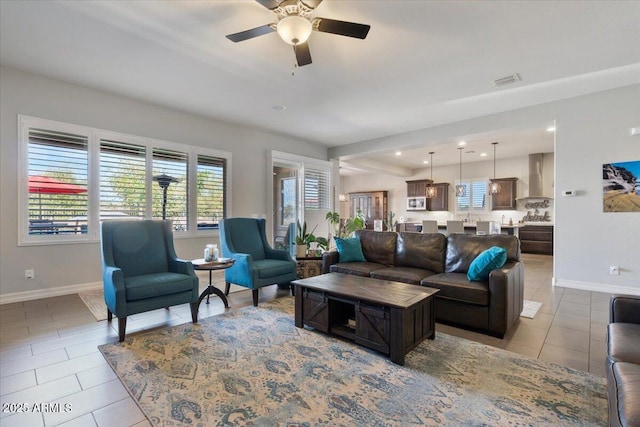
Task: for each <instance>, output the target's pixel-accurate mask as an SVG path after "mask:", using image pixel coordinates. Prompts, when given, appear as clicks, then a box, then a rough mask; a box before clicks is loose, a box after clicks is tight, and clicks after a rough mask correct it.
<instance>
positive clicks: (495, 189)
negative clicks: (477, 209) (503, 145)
mask: <svg viewBox="0 0 640 427" xmlns="http://www.w3.org/2000/svg"><path fill="white" fill-rule="evenodd" d="M491 145H493V179H492V180H491V184H490V185H489V194H498V193H500V183H499V182H496V145H498V143H497V142H492V143H491Z"/></svg>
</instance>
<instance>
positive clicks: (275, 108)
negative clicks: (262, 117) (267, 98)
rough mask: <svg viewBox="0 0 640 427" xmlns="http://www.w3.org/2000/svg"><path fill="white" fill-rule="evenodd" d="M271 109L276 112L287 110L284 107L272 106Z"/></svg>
mask: <svg viewBox="0 0 640 427" xmlns="http://www.w3.org/2000/svg"><path fill="white" fill-rule="evenodd" d="M272 108H273V109H274V110H276V111H284V110H286V109H287V107H286V106H284V105H274V106H273V107H272Z"/></svg>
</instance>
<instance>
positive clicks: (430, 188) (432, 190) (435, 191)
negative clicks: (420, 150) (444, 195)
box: [426, 151, 438, 199]
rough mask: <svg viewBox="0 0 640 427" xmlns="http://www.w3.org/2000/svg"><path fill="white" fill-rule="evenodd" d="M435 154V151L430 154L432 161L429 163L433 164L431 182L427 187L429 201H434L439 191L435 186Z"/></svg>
mask: <svg viewBox="0 0 640 427" xmlns="http://www.w3.org/2000/svg"><path fill="white" fill-rule="evenodd" d="M433 153H434V152H433V151H430V152H429V154H430V155H431V160H429V163H431V182H430V183H429V185H427V194H426V197H427V199H433V198H434V197H437V196H438V189H437V188H436V187H435V186H434V185H433Z"/></svg>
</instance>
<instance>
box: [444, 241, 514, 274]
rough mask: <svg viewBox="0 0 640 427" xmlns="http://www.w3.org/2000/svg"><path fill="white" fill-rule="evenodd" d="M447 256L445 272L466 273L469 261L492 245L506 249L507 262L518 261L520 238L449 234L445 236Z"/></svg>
mask: <svg viewBox="0 0 640 427" xmlns="http://www.w3.org/2000/svg"><path fill="white" fill-rule="evenodd" d="M447 240H448V241H447V258H446V265H445V270H444V271H445V272H447V273H466V272H467V271H469V266H470V265H471V262H472V261H473V260H474V259H475V258H476V257H477V256H478V255H479V254H480V253H481V252H483V251H485V250H487V249H489V248H490V247H492V246H500V247H502V248H505V250H506V251H507V262H511V261H520V240H518V238H517V237H515V236H509V235H506V234H489V235H486V236H478V235H475V234H450V235H449V237H447Z"/></svg>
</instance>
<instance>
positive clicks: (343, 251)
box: [333, 237, 366, 262]
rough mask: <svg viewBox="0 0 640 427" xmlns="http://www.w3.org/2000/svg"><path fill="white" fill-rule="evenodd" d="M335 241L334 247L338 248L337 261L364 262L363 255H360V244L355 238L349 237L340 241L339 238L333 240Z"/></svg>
mask: <svg viewBox="0 0 640 427" xmlns="http://www.w3.org/2000/svg"><path fill="white" fill-rule="evenodd" d="M333 239H334V240H335V241H336V247H337V248H338V260H339V262H365V261H366V259H365V258H364V254H363V253H362V244H361V243H360V239H359V238H357V237H351V238H348V239H342V238H340V237H334V238H333Z"/></svg>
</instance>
